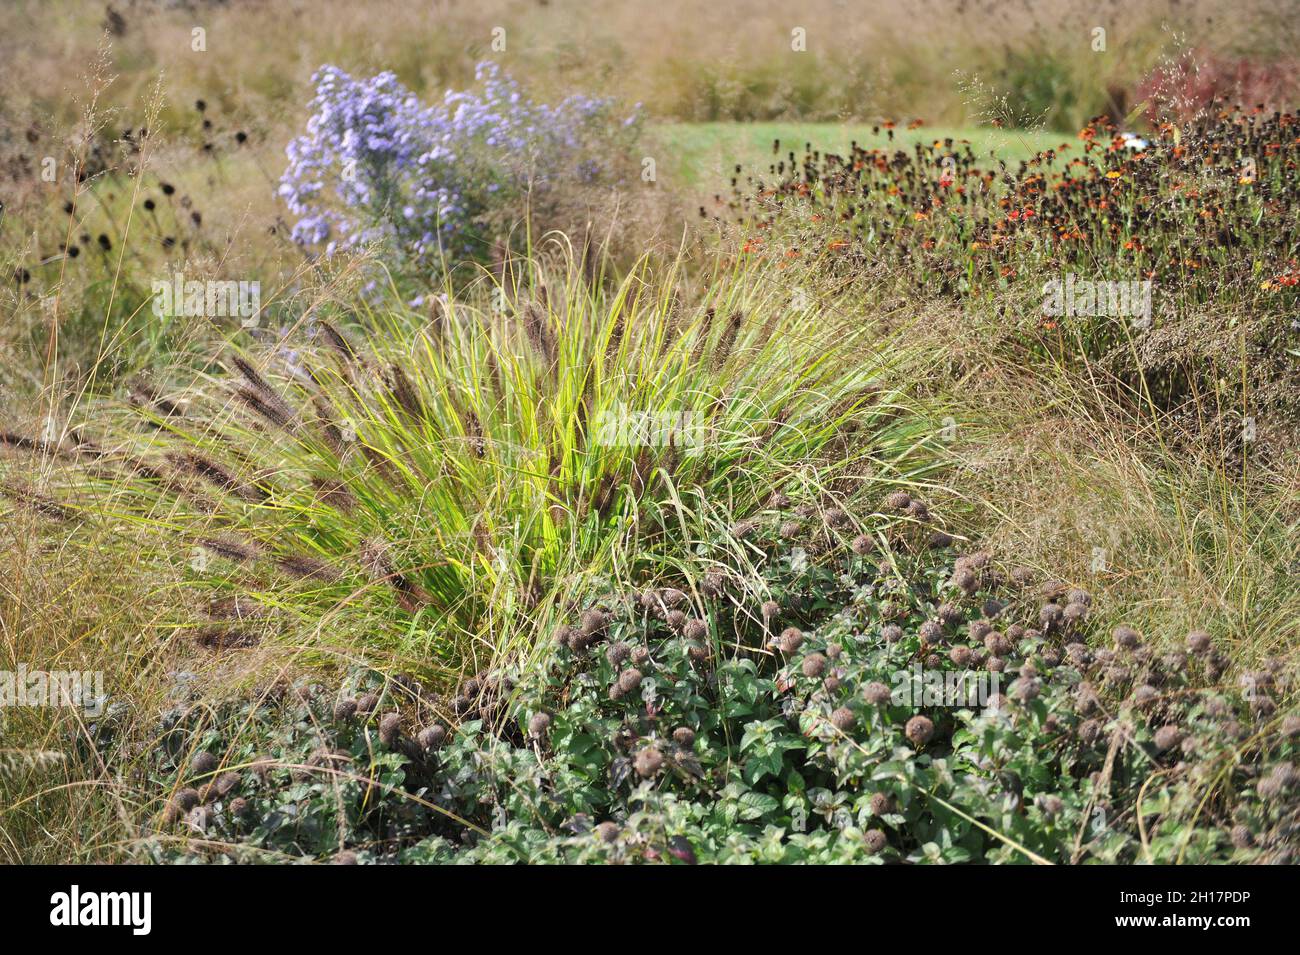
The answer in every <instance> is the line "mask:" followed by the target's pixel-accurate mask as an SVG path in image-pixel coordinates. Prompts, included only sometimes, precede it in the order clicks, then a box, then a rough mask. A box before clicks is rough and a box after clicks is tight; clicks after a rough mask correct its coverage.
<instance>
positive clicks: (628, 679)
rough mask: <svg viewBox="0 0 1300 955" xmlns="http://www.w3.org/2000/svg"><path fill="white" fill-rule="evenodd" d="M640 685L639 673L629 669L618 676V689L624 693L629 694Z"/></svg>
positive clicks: (636, 670) (634, 668)
mask: <svg viewBox="0 0 1300 955" xmlns="http://www.w3.org/2000/svg"><path fill="white" fill-rule="evenodd" d="M640 685H641V671H640V670H638V669H637V668H636V667H629V668H628V669H626V670H624V671H623V672H622V673H620V674H619V675H618V688H619V689H620V690H622V691H623V692H624V693H631V692H632V691H633V690H635V689H636V688H637V687H639V686H640Z"/></svg>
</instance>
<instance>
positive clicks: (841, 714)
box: [831, 706, 857, 733]
mask: <svg viewBox="0 0 1300 955" xmlns="http://www.w3.org/2000/svg"><path fill="white" fill-rule="evenodd" d="M856 722H857V717H856V716H854V715H853V711H852V710H851V709H849V708H848V707H847V706H841V707H840V708H839V709H837V710H836V711H835V712H834V713H832V714H831V725H832V726H834V727H835V728H836V729H837V730H839V731H840V732H841V733H847V732H848V731H849V730H851V729H853V724H854V723H856Z"/></svg>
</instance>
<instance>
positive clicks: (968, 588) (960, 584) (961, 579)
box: [952, 569, 979, 594]
mask: <svg viewBox="0 0 1300 955" xmlns="http://www.w3.org/2000/svg"><path fill="white" fill-rule="evenodd" d="M952 583H953V586H955V587H957V588H958V589H959V590H961V592H962V593H964V594H973V593H974V592H975V591H977V590H978V589H979V581H978V580H977V579H976V577H975V574H974V572H972V571H969V570H966V569H962V570H959V571H957V572H956V573H954V574H953V575H952Z"/></svg>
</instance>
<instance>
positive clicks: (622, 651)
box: [605, 642, 632, 667]
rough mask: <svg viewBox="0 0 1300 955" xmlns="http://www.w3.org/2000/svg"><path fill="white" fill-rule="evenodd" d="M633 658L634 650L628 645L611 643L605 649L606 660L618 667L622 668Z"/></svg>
mask: <svg viewBox="0 0 1300 955" xmlns="http://www.w3.org/2000/svg"><path fill="white" fill-rule="evenodd" d="M630 656H632V648H631V647H629V646H628V645H627V644H626V643H622V642H619V643H611V644H610V645H609V646H608V647H606V648H605V659H606V660H608V661H609V662H610V663H612V664H613V665H614V666H616V667H620V666H622V665H623V664H624V663H626V662H627V660H628V658H629V657H630Z"/></svg>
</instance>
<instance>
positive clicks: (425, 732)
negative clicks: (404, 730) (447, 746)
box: [415, 723, 447, 753]
mask: <svg viewBox="0 0 1300 955" xmlns="http://www.w3.org/2000/svg"><path fill="white" fill-rule="evenodd" d="M446 738H447V728H446V727H445V726H443V725H442V724H440V723H434V724H433V725H432V726H426V727H425V728H424V729H422V730H420V733H419V735H418V736H416V738H415V741H416V742H417V743H419V744H420V748H421V749H423V750H424V751H425V752H426V753H431V752H433V751H434V750H436V749H437V748H438V747H440V746H441V745H442V743H443V740H445V739H446Z"/></svg>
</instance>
